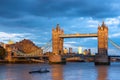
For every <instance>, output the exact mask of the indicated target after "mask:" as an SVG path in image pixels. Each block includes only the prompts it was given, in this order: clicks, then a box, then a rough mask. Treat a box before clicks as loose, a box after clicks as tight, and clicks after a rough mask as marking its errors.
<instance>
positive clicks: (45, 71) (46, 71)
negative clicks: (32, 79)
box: [29, 69, 50, 74]
mask: <svg viewBox="0 0 120 80" xmlns="http://www.w3.org/2000/svg"><path fill="white" fill-rule="evenodd" d="M48 72H50V71H49V70H47V69H45V70H41V69H40V70H37V71H30V72H29V73H30V74H31V73H48Z"/></svg>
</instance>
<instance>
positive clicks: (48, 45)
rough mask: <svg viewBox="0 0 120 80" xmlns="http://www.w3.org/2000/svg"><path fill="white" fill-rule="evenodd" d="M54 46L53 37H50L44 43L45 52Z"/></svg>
mask: <svg viewBox="0 0 120 80" xmlns="http://www.w3.org/2000/svg"><path fill="white" fill-rule="evenodd" d="M51 47H52V39H50V40H49V41H48V42H47V43H46V44H45V45H43V47H42V49H43V53H45V52H47V51H48V50H49V49H50V48H51Z"/></svg>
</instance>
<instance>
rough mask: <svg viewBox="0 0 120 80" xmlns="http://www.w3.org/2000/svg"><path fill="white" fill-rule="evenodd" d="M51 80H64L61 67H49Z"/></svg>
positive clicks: (57, 65)
mask: <svg viewBox="0 0 120 80" xmlns="http://www.w3.org/2000/svg"><path fill="white" fill-rule="evenodd" d="M51 72H52V80H64V78H63V65H59V64H56V65H51Z"/></svg>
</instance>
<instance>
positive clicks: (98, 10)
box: [0, 0, 120, 54]
mask: <svg viewBox="0 0 120 80" xmlns="http://www.w3.org/2000/svg"><path fill="white" fill-rule="evenodd" d="M103 21H104V22H105V24H106V25H107V26H108V28H109V38H110V39H112V40H113V41H114V42H116V43H117V44H118V45H120V42H119V40H120V1H119V0H92V1H91V0H0V41H2V42H5V43H7V41H8V40H9V39H10V40H13V41H14V42H18V41H20V40H23V39H24V38H25V39H30V40H32V41H33V42H34V43H35V44H36V45H38V46H43V45H45V44H46V43H47V42H48V41H49V40H50V39H51V38H52V36H51V33H52V29H53V28H55V27H56V25H57V24H59V25H60V27H61V28H62V29H64V33H65V34H70V33H71V34H73V33H97V28H98V25H101V24H102V22H103ZM78 46H82V47H83V48H91V49H92V51H93V52H97V51H96V49H97V38H74V39H73V38H71V39H65V40H64V47H67V48H68V47H73V49H74V51H76V50H77V47H78ZM109 52H110V53H115V54H116V53H120V50H118V49H116V48H115V47H114V46H112V45H111V44H109Z"/></svg>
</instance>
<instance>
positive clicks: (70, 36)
mask: <svg viewBox="0 0 120 80" xmlns="http://www.w3.org/2000/svg"><path fill="white" fill-rule="evenodd" d="M59 37H61V38H84V37H85V38H86V37H98V34H96V33H88V34H80V33H76V34H63V35H60V36H59Z"/></svg>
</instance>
